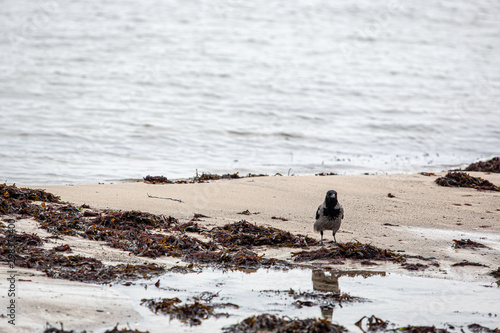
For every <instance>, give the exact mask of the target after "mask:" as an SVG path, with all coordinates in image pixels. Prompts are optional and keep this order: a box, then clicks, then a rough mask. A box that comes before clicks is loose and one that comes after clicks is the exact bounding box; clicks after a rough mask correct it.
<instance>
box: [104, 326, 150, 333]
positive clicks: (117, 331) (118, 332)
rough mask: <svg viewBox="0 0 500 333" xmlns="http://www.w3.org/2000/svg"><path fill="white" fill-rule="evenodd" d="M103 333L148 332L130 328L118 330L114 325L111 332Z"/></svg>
mask: <svg viewBox="0 0 500 333" xmlns="http://www.w3.org/2000/svg"><path fill="white" fill-rule="evenodd" d="M104 333H149V331H139V330H138V329H135V330H133V329H131V328H125V327H124V328H122V329H121V330H120V329H118V325H116V326H115V327H114V328H113V329H112V330H106V331H104Z"/></svg>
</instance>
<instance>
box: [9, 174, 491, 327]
mask: <svg viewBox="0 0 500 333" xmlns="http://www.w3.org/2000/svg"><path fill="white" fill-rule="evenodd" d="M438 175H444V173H442V174H438ZM438 175H436V176H431V177H428V176H423V175H369V176H368V175H359V176H298V177H294V176H290V177H280V176H273V177H259V178H242V179H237V180H220V181H212V182H209V183H202V184H168V185H150V184H144V183H142V182H141V183H120V184H107V185H75V186H72V185H67V186H45V187H42V188H43V189H45V190H47V191H48V192H51V193H53V194H56V195H59V196H61V199H62V200H64V201H68V202H71V203H74V204H76V205H81V204H88V205H90V206H91V207H92V208H103V209H104V208H110V209H115V210H124V211H125V210H140V211H144V212H150V213H154V214H164V215H171V216H173V217H176V218H178V219H179V220H181V221H182V222H185V221H189V220H190V219H191V218H192V217H193V214H195V213H199V214H204V215H207V216H209V218H205V219H203V220H202V221H201V222H198V223H200V224H204V225H207V226H213V225H222V224H226V223H230V222H236V221H240V220H241V219H246V220H247V221H249V222H254V223H257V224H260V225H268V226H273V227H276V228H280V229H283V230H288V231H290V232H293V233H300V234H303V235H309V236H312V237H316V238H319V235H318V234H314V233H313V228H312V225H313V223H314V215H315V212H316V208H317V206H318V205H319V204H320V203H321V202H322V201H323V199H324V195H325V193H326V191H327V190H329V189H335V190H336V191H337V192H338V193H339V201H340V202H341V203H342V205H343V206H344V209H345V219H344V221H343V224H342V227H341V229H340V231H339V232H338V233H337V240H338V241H339V242H349V241H355V240H357V241H360V242H363V243H372V244H373V245H376V246H378V247H380V248H387V249H391V250H394V251H401V252H402V253H405V254H410V255H422V256H424V257H435V258H436V259H435V260H436V261H437V262H439V264H440V266H439V267H430V268H428V269H427V270H425V271H417V272H409V271H407V270H403V269H402V268H401V267H400V266H399V265H395V264H384V265H381V266H377V267H376V269H377V270H380V269H381V268H382V269H385V270H387V271H398V272H400V273H403V274H414V275H415V274H417V275H420V276H432V277H441V278H450V279H457V280H465V281H477V280H481V281H490V282H491V281H492V278H491V277H490V276H489V275H488V273H489V272H490V271H492V270H493V269H496V268H497V267H498V266H499V263H500V223H499V222H500V193H499V192H489V191H488V192H485V191H477V190H474V189H468V188H446V187H440V186H437V185H436V184H435V183H434V180H435V179H436V177H437V176H438ZM471 175H473V176H479V177H482V178H485V179H488V180H490V181H491V182H493V183H494V184H497V185H498V184H500V175H499V174H484V173H471ZM389 193H391V194H392V195H394V197H392V198H391V197H389V196H388V194H389ZM155 197H156V198H155ZM168 198H170V199H168ZM171 199H175V200H171ZM177 200H180V201H182V202H179V201H177ZM245 210H249V211H250V212H251V213H255V214H251V215H240V214H238V212H242V211H245ZM273 216H274V217H279V218H285V219H287V221H283V220H281V219H273V218H272V217H273ZM16 228H17V231H18V232H19V231H26V232H36V233H38V234H39V235H41V236H43V235H45V233H44V231H43V230H41V229H39V228H38V226H37V223H36V222H35V221H33V220H29V219H27V220H23V221H21V222H20V223H18V225H17V227H16ZM325 238H326V240H327V241H331V240H332V236H331V233H328V232H327V233H325ZM462 238H466V239H467V238H469V239H471V240H474V241H478V242H480V243H483V244H485V245H487V246H488V248H485V249H476V250H468V249H458V250H457V249H453V248H452V244H453V239H462ZM53 242H54V243H57V244H58V243H61V244H62V243H68V244H70V246H71V247H72V249H73V251H74V252H75V253H81V254H83V255H86V256H92V257H95V258H97V259H101V260H103V261H105V262H112V263H117V262H134V263H138V262H141V263H142V262H145V261H147V260H149V259H145V258H138V257H135V256H133V255H129V254H128V253H124V252H122V251H120V250H116V249H110V248H109V247H107V246H105V245H104V244H101V243H98V242H92V241H88V240H83V239H81V238H77V237H64V239H63V240H54V241H53ZM326 245H327V246H328V245H329V243H328V242H327V243H326ZM52 246H53V244H52V245H51V247H52ZM294 251H295V250H294ZM261 253H265V254H266V257H276V258H280V259H289V258H290V251H289V250H276V249H262V250H261ZM462 260H468V261H471V262H476V263H481V264H484V265H486V266H488V267H459V268H456V267H451V265H452V264H453V263H458V262H461V261H462ZM176 261H178V260H173V259H170V258H164V259H157V260H155V262H157V263H164V264H167V265H169V264H170V265H172V264H174V263H175V262H176ZM360 267H361V266H360V265H359V264H358V263H350V264H348V265H342V266H337V268H339V269H353V268H360ZM363 269H366V267H363ZM6 272H7V267H6V266H5V265H1V266H0V277H1V281H2V284H1V285H0V286H1V287H2V289H5V286H6V285H5V284H4V282H3V281H5V277H6V275H7V273H6ZM18 272H19V273H18V279H19V278H21V279H23V280H25V281H19V280H18V281H19V282H18V286H17V288H18V290H19V299H18V302H19V312H18V316H17V324H18V325H17V326H16V329H14V328H13V327H11V326H10V325H6V320H3V319H4V318H3V319H2V321H1V322H0V328H1V329H2V331H10V332H23V331H26V332H33V331H41V330H42V327H43V325H44V324H45V322H47V321H49V322H51V323H52V324H54V323H55V322H56V321H59V320H62V321H63V322H64V323H65V324H66V325H68V324H70V323H71V324H72V326H71V328H72V329H85V328H87V329H92V328H97V327H104V326H108V327H112V326H113V325H114V324H116V323H117V322H120V323H126V322H133V321H134V320H135V319H136V318H138V317H139V314H138V313H137V312H136V311H135V310H134V306H133V305H132V304H129V303H130V302H128V301H127V300H126V299H122V296H121V295H118V294H113V293H112V292H110V291H109V290H108V291H106V292H104V291H103V289H102V288H101V287H99V286H95V285H89V284H84V283H77V282H69V281H63V280H54V279H49V278H46V277H44V276H43V274H42V273H40V272H37V271H33V270H25V269H19V270H18ZM6 295H7V291H6V290H2V291H1V296H2V300H3V301H6V299H7V296H6ZM127 302H128V303H127ZM75 309H78V311H77V312H78V313H79V314H78V316H76V317H75V315H74V313H75ZM97 310H100V311H97ZM80 314H81V315H80ZM66 327H68V326H66Z"/></svg>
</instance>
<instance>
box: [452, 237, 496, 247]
mask: <svg viewBox="0 0 500 333" xmlns="http://www.w3.org/2000/svg"><path fill="white" fill-rule="evenodd" d="M452 246H453V247H454V248H455V249H476V248H488V247H487V246H486V245H484V244H481V243H478V242H475V241H472V240H470V239H460V240H457V239H454V240H453V245H452Z"/></svg>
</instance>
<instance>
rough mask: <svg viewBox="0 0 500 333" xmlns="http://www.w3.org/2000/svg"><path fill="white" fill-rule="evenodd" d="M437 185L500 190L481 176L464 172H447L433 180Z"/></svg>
mask: <svg viewBox="0 0 500 333" xmlns="http://www.w3.org/2000/svg"><path fill="white" fill-rule="evenodd" d="M435 182H436V183H437V184H438V185H441V186H447V187H469V188H475V189H476V190H481V191H500V187H498V186H497V185H495V184H493V183H491V182H490V181H488V180H485V179H482V178H481V177H473V176H471V175H469V174H468V173H465V172H451V171H450V172H448V173H447V174H446V176H444V177H439V178H438V179H436V180H435Z"/></svg>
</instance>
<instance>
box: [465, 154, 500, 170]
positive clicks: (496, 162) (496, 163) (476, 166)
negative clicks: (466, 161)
mask: <svg viewBox="0 0 500 333" xmlns="http://www.w3.org/2000/svg"><path fill="white" fill-rule="evenodd" d="M465 171H480V172H495V173H498V172H500V157H493V158H492V159H490V160H488V161H480V162H477V163H472V164H470V165H469V166H468V167H467V168H465Z"/></svg>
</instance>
